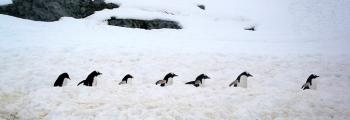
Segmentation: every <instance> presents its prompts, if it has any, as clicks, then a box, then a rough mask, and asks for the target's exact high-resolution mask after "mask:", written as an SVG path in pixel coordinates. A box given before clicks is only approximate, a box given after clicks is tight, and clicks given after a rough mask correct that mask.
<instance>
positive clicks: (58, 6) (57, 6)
mask: <svg viewBox="0 0 350 120" xmlns="http://www.w3.org/2000/svg"><path fill="white" fill-rule="evenodd" d="M118 7H119V6H118V5H116V4H112V3H108V4H107V3H105V2H104V0H93V1H92V0H13V4H9V5H5V6H0V14H6V15H11V16H15V17H20V18H24V19H30V20H36V21H56V20H59V19H60V18H61V17H64V16H66V17H74V18H85V17H87V16H89V15H91V14H93V13H94V12H95V11H99V10H103V9H113V8H118Z"/></svg>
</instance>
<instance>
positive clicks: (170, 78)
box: [156, 73, 178, 87]
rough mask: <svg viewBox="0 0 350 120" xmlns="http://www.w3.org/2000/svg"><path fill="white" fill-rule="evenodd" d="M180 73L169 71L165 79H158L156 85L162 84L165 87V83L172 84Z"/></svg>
mask: <svg viewBox="0 0 350 120" xmlns="http://www.w3.org/2000/svg"><path fill="white" fill-rule="evenodd" d="M176 76H178V75H176V74H174V73H168V74H166V75H165V77H164V79H163V80H158V81H157V82H156V85H158V84H160V86H162V87H164V86H165V85H172V84H173V78H174V77H176Z"/></svg>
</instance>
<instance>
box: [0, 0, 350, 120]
mask: <svg viewBox="0 0 350 120" xmlns="http://www.w3.org/2000/svg"><path fill="white" fill-rule="evenodd" d="M108 2H114V3H119V4H120V5H121V7H120V8H118V9H113V10H103V11H98V12H96V13H95V14H93V15H91V16H89V17H87V18H85V19H74V18H69V17H64V18H62V19H60V20H59V21H57V22H38V21H30V20H24V19H20V18H15V17H11V16H7V15H0V36H1V37H0V68H2V69H0V79H1V80H0V101H1V102H0V118H1V119H57V120H59V119H152V120H154V119H340V120H341V119H344V120H345V119H348V118H349V117H350V116H349V115H350V109H349V107H350V95H349V94H348V91H350V88H349V87H348V86H349V85H350V81H349V80H350V75H349V73H350V53H349V52H348V51H349V47H348V46H349V45H350V41H349V40H348V38H349V35H348V31H349V28H350V27H348V26H349V25H350V24H349V23H347V22H345V21H348V20H349V16H348V15H349V14H348V11H346V10H347V9H349V8H348V7H347V6H348V4H349V3H348V2H346V1H344V0H343V1H342V0H334V1H326V0H308V1H303V0H285V1H278V0H268V1H259V0H215V1H210V0H197V1H189V0H176V1H171V0H150V1H147V2H144V1H141V0H118V1H116V0H109V1H108ZM199 3H202V4H204V5H205V6H206V10H204V11H203V10H201V9H199V8H198V7H197V6H196V5H197V4H199ZM164 11H166V12H164ZM167 13H173V14H167ZM331 13H334V14H331ZM111 16H118V17H121V18H135V19H155V18H162V19H167V20H174V21H178V22H179V23H180V24H181V25H182V26H183V27H184V29H181V30H172V29H160V30H142V29H134V28H123V27H116V26H108V25H106V21H105V19H108V18H110V17H111ZM305 16H309V17H308V18H307V19H304V18H305ZM251 25H257V31H255V32H251V31H246V30H243V28H245V27H247V26H251ZM320 28H323V29H320ZM325 28H327V29H325ZM93 70H97V71H99V72H102V73H103V74H102V75H101V76H100V77H99V78H98V79H97V80H98V84H97V86H96V87H91V88H90V87H84V86H76V85H77V83H78V82H80V81H81V80H83V79H85V78H86V76H87V75H88V74H89V73H90V72H92V71H93ZM243 71H248V72H249V73H251V74H252V75H253V76H254V77H249V78H248V80H247V82H248V83H247V84H248V88H239V87H238V88H233V87H228V85H229V84H230V83H231V82H232V81H233V80H235V78H237V76H238V75H239V74H240V73H241V72H243ZM63 72H67V73H68V74H69V76H70V78H71V80H69V81H68V83H67V86H65V87H62V88H54V87H52V86H53V83H54V81H55V80H56V79H57V77H58V75H59V74H61V73H63ZM169 72H174V73H175V74H177V75H179V76H178V77H175V78H174V79H173V85H171V86H166V87H159V86H156V85H155V82H156V81H157V80H160V79H162V78H163V77H164V76H165V75H166V74H167V73H169ZM202 73H205V74H207V75H208V76H209V77H210V78H211V79H208V80H206V83H205V86H204V87H199V88H195V87H193V86H191V85H185V84H184V83H185V82H188V81H192V80H194V79H195V78H196V77H197V76H198V75H199V74H202ZM312 73H314V74H317V75H319V76H320V77H319V78H317V81H318V86H317V90H305V91H302V90H301V89H300V88H301V86H302V85H303V84H304V83H305V82H306V79H307V77H308V76H309V75H310V74H312ZM126 74H131V75H132V76H133V77H134V78H133V79H132V80H133V84H132V85H118V83H119V82H120V81H121V79H122V77H124V76H125V75H126Z"/></svg>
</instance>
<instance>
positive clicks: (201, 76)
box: [196, 74, 210, 80]
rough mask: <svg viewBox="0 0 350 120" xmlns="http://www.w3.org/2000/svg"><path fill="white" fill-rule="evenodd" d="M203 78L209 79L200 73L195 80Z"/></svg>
mask: <svg viewBox="0 0 350 120" xmlns="http://www.w3.org/2000/svg"><path fill="white" fill-rule="evenodd" d="M203 79H210V77H208V76H207V75H205V74H200V75H199V76H198V77H197V78H196V80H203Z"/></svg>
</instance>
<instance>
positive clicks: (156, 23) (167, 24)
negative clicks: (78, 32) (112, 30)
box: [107, 17, 182, 30]
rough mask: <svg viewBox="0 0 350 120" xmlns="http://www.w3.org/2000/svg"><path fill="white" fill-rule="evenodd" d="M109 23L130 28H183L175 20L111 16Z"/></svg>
mask: <svg viewBox="0 0 350 120" xmlns="http://www.w3.org/2000/svg"><path fill="white" fill-rule="evenodd" d="M107 21H108V25H114V26H120V27H128V28H141V29H146V30H150V29H162V28H170V29H181V28H182V27H181V26H180V25H179V24H178V23H177V22H175V21H168V20H161V19H153V20H137V19H119V18H116V17H111V18H110V19H108V20H107Z"/></svg>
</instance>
